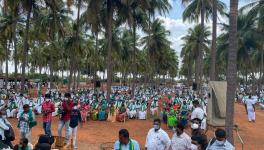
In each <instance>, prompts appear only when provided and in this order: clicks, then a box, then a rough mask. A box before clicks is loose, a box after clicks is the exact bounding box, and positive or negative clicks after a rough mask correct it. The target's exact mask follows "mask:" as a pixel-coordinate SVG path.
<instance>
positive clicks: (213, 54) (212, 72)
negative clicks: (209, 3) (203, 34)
mask: <svg viewBox="0 0 264 150" xmlns="http://www.w3.org/2000/svg"><path fill="white" fill-rule="evenodd" d="M216 26H217V1H216V0H213V32H212V50H211V65H210V66H211V68H210V80H211V81H214V80H215V76H216V74H215V64H216V34H217V33H216Z"/></svg>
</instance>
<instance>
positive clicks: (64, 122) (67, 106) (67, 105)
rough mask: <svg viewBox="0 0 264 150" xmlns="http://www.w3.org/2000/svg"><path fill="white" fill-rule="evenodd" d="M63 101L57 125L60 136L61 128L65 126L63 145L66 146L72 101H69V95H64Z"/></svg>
mask: <svg viewBox="0 0 264 150" xmlns="http://www.w3.org/2000/svg"><path fill="white" fill-rule="evenodd" d="M64 97H65V99H64V100H63V102H62V111H61V112H60V113H61V114H60V120H59V125H58V135H59V136H62V128H63V127H64V126H65V131H66V132H65V141H64V143H65V144H67V143H68V140H69V135H70V127H69V124H70V119H71V112H72V108H73V106H74V104H73V101H72V99H71V94H70V93H65V95H64Z"/></svg>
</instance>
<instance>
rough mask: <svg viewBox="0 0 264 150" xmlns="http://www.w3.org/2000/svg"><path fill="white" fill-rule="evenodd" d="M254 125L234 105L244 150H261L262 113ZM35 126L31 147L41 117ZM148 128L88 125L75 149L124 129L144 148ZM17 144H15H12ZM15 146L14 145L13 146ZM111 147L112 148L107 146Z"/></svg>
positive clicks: (96, 144) (145, 124)
mask: <svg viewBox="0 0 264 150" xmlns="http://www.w3.org/2000/svg"><path fill="white" fill-rule="evenodd" d="M256 119H257V121H256V123H249V122H248V121H247V118H246V113H245V110H244V106H243V105H240V104H236V105H235V123H236V124H237V125H238V127H239V129H240V132H239V133H240V135H241V137H242V139H243V140H244V143H245V147H244V150H262V149H263V146H264V142H263V141H264V132H263V129H262V128H261V127H262V126H263V125H262V123H264V112H263V111H262V110H257V114H256ZM37 120H38V125H37V126H36V127H34V128H33V130H32V137H33V144H34V143H36V142H37V139H38V135H40V134H42V133H43V129H42V120H41V117H40V116H38V117H37ZM10 121H11V122H12V124H13V125H14V126H16V124H17V121H16V120H15V119H11V120H10ZM57 125H58V118H57V117H55V118H54V119H53V123H52V133H53V135H57ZM151 127H152V120H151V119H148V120H145V121H144V120H128V121H127V122H125V123H118V122H115V123H112V122H107V121H102V122H101V121H88V122H87V123H85V124H84V125H83V128H79V129H78V134H77V136H78V147H79V149H80V150H99V149H100V146H101V144H103V143H114V141H115V140H117V139H118V131H119V129H122V128H126V129H128V130H129V132H130V136H131V138H133V139H136V140H137V141H138V142H139V143H140V146H141V147H142V148H143V147H144V144H145V138H146V135H147V133H148V130H149V129H150V128H151ZM162 128H163V129H164V130H165V131H167V132H168V133H169V135H170V137H171V136H172V132H171V131H170V130H169V129H168V128H167V127H166V126H165V125H163V126H162ZM15 132H16V135H17V140H18V138H19V132H18V129H17V128H15ZM234 137H235V146H236V149H241V144H240V142H239V140H238V137H237V136H236V134H235V135H234ZM16 142H17V141H16ZM16 142H15V143H16ZM110 145H112V144H110Z"/></svg>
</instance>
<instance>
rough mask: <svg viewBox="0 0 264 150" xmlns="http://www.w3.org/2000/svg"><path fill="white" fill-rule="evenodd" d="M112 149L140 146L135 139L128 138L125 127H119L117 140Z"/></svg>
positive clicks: (132, 148)
mask: <svg viewBox="0 0 264 150" xmlns="http://www.w3.org/2000/svg"><path fill="white" fill-rule="evenodd" d="M114 150H140V146H139V144H138V142H137V141H135V140H133V139H130V138H129V132H128V130H127V129H121V130H120V131H119V140H117V141H116V142H115V145H114Z"/></svg>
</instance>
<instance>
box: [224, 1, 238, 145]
mask: <svg viewBox="0 0 264 150" xmlns="http://www.w3.org/2000/svg"><path fill="white" fill-rule="evenodd" d="M237 14H238V0H230V20H229V22H230V23H229V24H230V28H229V33H230V34H229V52H228V65H227V92H226V98H227V99H226V112H227V114H226V119H225V126H226V127H225V128H226V132H227V137H228V141H230V142H231V143H234V139H233V126H234V98H235V91H236V86H237V49H238V35H237Z"/></svg>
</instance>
